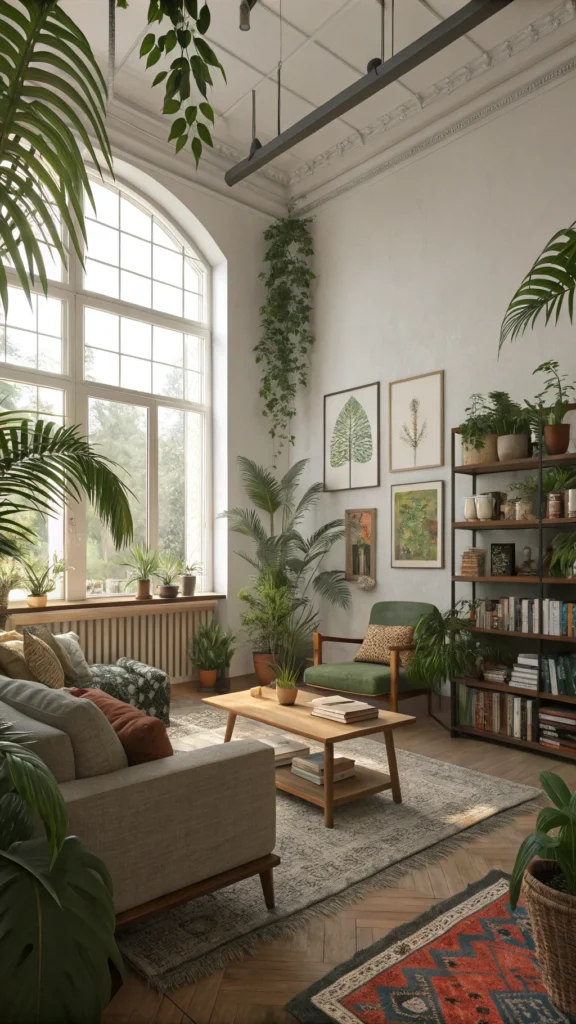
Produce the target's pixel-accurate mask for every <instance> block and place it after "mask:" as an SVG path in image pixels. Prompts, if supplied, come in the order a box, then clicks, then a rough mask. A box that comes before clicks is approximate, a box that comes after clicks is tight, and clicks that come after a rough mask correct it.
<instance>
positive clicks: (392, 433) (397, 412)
mask: <svg viewBox="0 0 576 1024" xmlns="http://www.w3.org/2000/svg"><path fill="white" fill-rule="evenodd" d="M388 452H389V466H390V472H391V473H402V472H405V473H406V472H409V471H410V470H419V469H438V468H439V467H440V466H443V465H444V370H434V371H432V372H431V373H421V374H418V375H417V376H415V377H405V378H404V379H402V380H395V381H390V384H389V385H388Z"/></svg>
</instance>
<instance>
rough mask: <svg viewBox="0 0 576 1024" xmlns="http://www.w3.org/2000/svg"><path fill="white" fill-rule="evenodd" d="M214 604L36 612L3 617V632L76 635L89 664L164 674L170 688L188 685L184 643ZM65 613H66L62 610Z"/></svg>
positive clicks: (133, 604) (189, 670)
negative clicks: (138, 664) (139, 664)
mask: <svg viewBox="0 0 576 1024" xmlns="http://www.w3.org/2000/svg"><path fill="white" fill-rule="evenodd" d="M215 608H216V601H214V600H212V601H211V600H206V601H194V602H193V603H192V602H190V603H185V602H183V601H178V602H177V603H175V604H174V605H168V604H162V605H160V606H158V605H154V604H142V605H138V604H137V603H136V602H135V601H134V602H130V603H129V604H126V605H125V606H122V607H110V606H108V607H106V606H102V607H101V608H94V607H91V608H82V607H79V606H78V605H76V606H75V607H74V608H70V614H69V615H66V617H64V616H65V610H64V609H63V608H62V607H60V608H59V609H53V610H51V609H50V608H42V609H36V610H34V611H32V610H26V611H25V610H22V611H19V610H14V611H11V612H10V613H9V618H8V622H7V624H6V628H7V629H18V628H20V629H21V628H22V626H32V625H40V624H44V625H47V626H49V627H50V629H51V630H52V632H53V633H69V632H73V633H77V634H78V636H79V637H80V645H81V647H82V650H83V651H84V655H85V657H86V660H87V661H88V662H89V663H90V664H94V663H99V664H104V665H113V664H114V662H115V661H117V659H118V658H134V659H135V660H137V661H143V662H145V663H146V664H147V665H153V666H154V667H155V668H161V669H163V670H164V672H167V673H168V675H169V676H170V679H171V681H172V682H173V683H181V682H187V681H188V680H191V679H192V674H193V673H192V665H191V664H190V661H189V658H188V648H189V645H190V639H191V637H192V636H194V635H195V633H196V631H197V629H198V627H199V626H201V625H205V624H207V623H209V622H211V620H212V618H213V615H214V610H215ZM66 611H67V609H66Z"/></svg>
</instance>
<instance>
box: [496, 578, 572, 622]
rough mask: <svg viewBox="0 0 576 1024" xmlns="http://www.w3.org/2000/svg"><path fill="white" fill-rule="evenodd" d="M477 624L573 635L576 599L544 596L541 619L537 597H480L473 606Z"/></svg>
mask: <svg viewBox="0 0 576 1024" xmlns="http://www.w3.org/2000/svg"><path fill="white" fill-rule="evenodd" d="M518 579H519V580H521V577H518ZM476 625H477V626H480V628H481V629H506V630H510V632H512V633H544V634H545V635H546V636H576V602H572V601H553V600H552V599H551V598H545V599H544V601H542V620H540V605H539V602H538V601H537V600H533V599H529V598H525V597H502V598H500V600H499V601H496V600H482V601H479V602H478V605H477V607H476Z"/></svg>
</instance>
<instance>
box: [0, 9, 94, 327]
mask: <svg viewBox="0 0 576 1024" xmlns="http://www.w3.org/2000/svg"><path fill="white" fill-rule="evenodd" d="M106 99H107V92H106V83H105V81H104V79H103V77H102V73H101V71H100V69H99V67H98V64H97V62H96V60H95V58H94V56H93V54H92V51H91V49H90V45H89V43H88V40H87V39H86V37H85V35H84V34H83V33H82V32H81V31H80V29H79V28H78V26H77V25H75V23H74V22H73V21H72V19H71V18H69V17H68V15H67V14H66V13H65V12H64V11H63V10H62V7H61V5H60V3H58V0H26V2H20V0H19V2H17V3H7V2H6V0H0V300H1V302H2V304H3V305H4V307H5V308H7V306H8V281H7V276H6V271H5V269H4V267H3V266H2V261H3V260H4V261H5V260H6V257H8V258H9V259H10V260H11V262H12V264H13V266H14V270H15V271H16V273H17V275H18V279H19V281H20V284H21V285H22V288H23V289H24V291H25V293H26V295H28V296H29V295H30V285H31V284H33V283H35V282H36V280H37V279H39V281H40V284H41V286H42V288H43V290H44V292H46V291H47V275H46V267H45V263H44V258H43V254H42V249H41V243H42V242H44V243H48V244H51V245H52V246H54V248H55V250H56V251H57V252H58V254H59V256H60V258H61V260H62V262H63V263H64V264H66V260H67V253H66V249H65V246H64V243H63V240H62V237H61V232H60V222H62V223H63V224H64V225H65V226H66V228H67V231H68V235H69V237H70V241H71V243H72V245H73V246H74V248H75V250H76V252H77V253H78V255H79V256H80V258H81V256H82V253H81V246H80V236H83V237H84V238H85V237H86V233H85V227H84V213H83V209H82V194H83V190H85V191H86V193H87V194H88V196H89V197H90V198H91V197H92V194H91V190H90V183H89V180H88V175H87V173H86V153H88V155H89V156H90V158H91V159H92V161H93V162H94V164H95V166H96V167H97V168H98V169H100V162H99V160H98V157H97V154H96V152H95V150H94V147H93V145H92V142H91V138H90V135H91V134H93V135H94V137H95V138H96V140H97V142H98V147H99V150H100V152H101V153H102V154H103V155H104V161H105V162H106V164H107V165H108V167H109V168H110V170H111V169H112V164H111V157H110V146H109V143H108V139H107V136H106V129H105V127H104V114H105V110H106Z"/></svg>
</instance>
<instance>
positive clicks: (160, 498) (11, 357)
mask: <svg viewBox="0 0 576 1024" xmlns="http://www.w3.org/2000/svg"><path fill="white" fill-rule="evenodd" d="M92 188H93V193H94V199H95V204H96V211H94V209H93V208H92V205H91V204H90V202H89V201H88V199H87V198H86V200H85V215H86V227H87V246H86V254H85V266H84V269H83V268H82V265H81V262H80V261H79V260H78V259H77V258H76V257H75V256H74V254H73V253H71V254H70V265H69V267H68V270H67V271H66V270H64V268H63V267H61V266H60V265H59V262H58V260H57V259H51V261H50V264H49V266H50V269H49V274H50V278H51V283H50V289H49V298H47V299H46V298H44V297H43V296H42V295H40V294H38V295H36V296H34V300H33V305H32V309H31V308H30V306H29V304H28V302H27V300H26V298H25V296H24V294H23V292H22V291H21V290H20V289H19V287H18V285H17V283H16V278H15V275H13V274H11V272H10V271H8V274H9V276H10V277H11V278H13V280H11V282H10V284H11V286H10V302H9V308H8V314H7V317H6V318H5V320H4V323H3V325H2V324H1V323H0V328H2V327H3V330H2V332H1V335H0V343H1V347H0V360H2V363H1V364H0V377H1V378H2V380H1V382H0V387H1V393H0V402H1V404H2V405H3V406H4V407H7V408H21V409H31V410H34V411H38V413H39V414H40V415H46V416H49V417H50V418H51V419H55V420H57V421H62V420H64V421H66V422H70V423H78V424H80V425H81V427H82V428H83V430H84V431H85V433H86V434H88V436H89V437H90V440H91V441H92V442H93V443H94V444H95V445H98V446H99V448H100V450H101V451H102V452H103V453H104V454H106V455H107V456H108V457H109V458H110V459H112V460H113V461H114V462H115V463H117V465H118V472H119V475H120V476H121V477H122V478H123V479H124V480H125V481H126V483H127V485H128V486H129V488H130V490H131V491H132V494H133V496H132V497H131V506H132V512H133V516H134V526H135V541H136V543H139V544H148V545H149V546H151V547H154V548H156V547H158V548H160V549H161V550H162V551H164V552H165V553H168V554H171V555H173V556H174V557H178V558H182V559H183V560H184V561H185V562H187V563H188V564H190V563H191V562H201V563H202V565H203V567H204V570H203V580H204V587H205V588H206V585H207V583H208V582H209V578H210V550H209V547H210V545H209V542H208V538H207V523H208V521H209V512H210V510H209V502H210V495H209V488H208V486H207V481H208V479H209V465H208V452H209V451H210V444H209V440H210V323H209V309H210V303H209V298H210V296H209V285H210V275H209V270H208V267H207V265H206V263H205V262H204V261H203V259H202V257H201V256H200V255H199V254H198V253H197V252H196V251H195V250H194V249H193V248H192V247H191V246H190V244H189V243H188V242H187V241H185V240H184V239H183V238H181V237H180V236H179V234H178V232H177V231H176V230H175V228H174V227H173V226H172V225H170V224H168V223H167V222H166V221H165V220H164V219H163V218H162V216H161V215H160V214H159V213H158V212H157V211H156V210H155V209H154V208H153V207H152V206H151V205H150V204H149V203H147V202H145V201H143V200H142V199H141V198H140V197H138V196H136V195H135V194H133V193H132V192H131V191H128V190H127V189H125V188H124V187H123V186H120V185H118V184H117V183H115V184H107V183H105V184H104V183H102V182H101V181H100V180H98V181H94V182H92ZM49 255H50V254H47V256H49ZM30 516H31V517H33V518H34V523H33V525H34V527H35V529H36V530H37V532H38V534H39V537H40V544H39V547H38V549H37V550H38V551H39V552H40V553H41V554H42V555H43V556H45V557H48V555H49V554H52V553H53V552H58V553H61V552H65V554H66V557H67V560H68V562H69V564H70V565H71V566H74V569H73V570H71V571H70V572H69V574H68V580H67V596H68V597H70V598H75V599H76V598H80V597H83V596H84V595H85V594H86V593H88V594H89V595H98V594H114V593H122V592H123V591H124V584H123V580H124V578H125V576H126V570H125V569H124V568H122V567H121V563H122V562H123V561H124V560H125V556H126V553H125V552H116V551H115V550H114V546H113V544H112V542H111V539H110V537H109V535H108V532H107V530H106V529H105V528H104V527H103V526H102V524H101V522H100V520H99V519H98V518H97V517H96V516H95V515H94V513H93V511H92V510H91V508H90V507H84V506H80V507H75V508H74V509H70V510H68V514H66V513H65V512H64V510H63V513H62V516H61V517H60V519H57V520H51V521H48V522H47V521H45V520H43V518H42V517H40V516H36V515H35V514H33V513H30ZM60 596H61V595H60Z"/></svg>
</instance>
